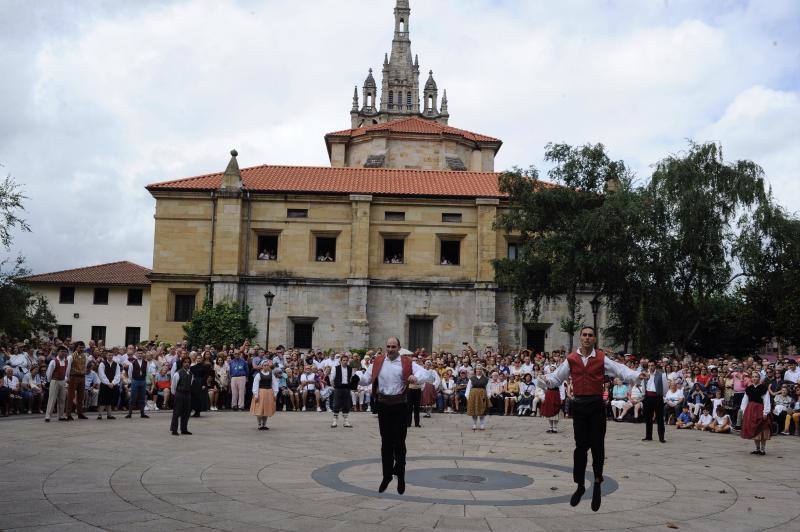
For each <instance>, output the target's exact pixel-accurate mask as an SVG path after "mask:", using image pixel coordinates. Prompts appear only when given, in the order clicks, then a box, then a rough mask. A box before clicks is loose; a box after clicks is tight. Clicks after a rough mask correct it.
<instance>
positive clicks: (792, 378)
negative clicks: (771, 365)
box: [783, 368, 800, 384]
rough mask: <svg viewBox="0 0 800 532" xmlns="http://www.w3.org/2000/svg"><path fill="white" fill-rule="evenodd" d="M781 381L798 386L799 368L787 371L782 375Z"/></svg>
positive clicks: (799, 380) (799, 378)
mask: <svg viewBox="0 0 800 532" xmlns="http://www.w3.org/2000/svg"><path fill="white" fill-rule="evenodd" d="M783 380H785V381H788V382H791V383H792V384H798V382H800V368H798V369H796V370H794V371H792V370H790V369H787V370H786V373H784V374H783Z"/></svg>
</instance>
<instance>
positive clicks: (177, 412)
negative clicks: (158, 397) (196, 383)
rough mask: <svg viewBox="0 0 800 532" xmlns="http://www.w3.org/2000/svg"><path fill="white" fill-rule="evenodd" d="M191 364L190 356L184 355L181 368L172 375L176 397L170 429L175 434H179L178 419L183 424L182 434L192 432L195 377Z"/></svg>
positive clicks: (172, 390) (172, 388) (171, 389)
mask: <svg viewBox="0 0 800 532" xmlns="http://www.w3.org/2000/svg"><path fill="white" fill-rule="evenodd" d="M189 364H190V362H189V357H184V358H183V360H182V361H181V368H180V369H179V370H178V371H176V372H175V373H173V375H172V381H171V385H170V392H171V393H172V395H173V397H174V404H173V407H172V422H171V424H170V431H171V432H172V435H173V436H177V435H178V421H180V425H181V434H186V435H190V434H191V432H189V415H190V414H191V413H192V380H193V379H194V377H193V376H192V373H191V372H190V371H189Z"/></svg>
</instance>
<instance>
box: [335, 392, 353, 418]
mask: <svg viewBox="0 0 800 532" xmlns="http://www.w3.org/2000/svg"><path fill="white" fill-rule="evenodd" d="M352 408H353V396H352V395H350V388H334V389H333V413H334V414H338V413H339V412H341V413H342V414H349V413H350V409H352Z"/></svg>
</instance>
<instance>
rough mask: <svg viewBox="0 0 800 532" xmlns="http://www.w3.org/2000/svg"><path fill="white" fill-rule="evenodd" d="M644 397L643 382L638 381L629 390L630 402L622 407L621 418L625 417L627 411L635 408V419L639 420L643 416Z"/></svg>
mask: <svg viewBox="0 0 800 532" xmlns="http://www.w3.org/2000/svg"><path fill="white" fill-rule="evenodd" d="M642 397H644V392H643V391H642V384H641V382H637V383H635V384H633V385H632V386H631V387H630V389H629V390H628V402H627V403H625V406H624V407H623V408H622V413H621V414H620V419H624V418H625V416H626V415H627V413H628V412H629V411H630V410H631V409H633V419H634V420H638V419H639V417H640V416H641V413H642V408H643V407H644V404H643V403H642Z"/></svg>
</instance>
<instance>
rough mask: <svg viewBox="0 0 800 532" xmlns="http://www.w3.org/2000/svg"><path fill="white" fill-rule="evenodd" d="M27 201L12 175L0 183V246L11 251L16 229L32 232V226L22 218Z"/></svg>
mask: <svg viewBox="0 0 800 532" xmlns="http://www.w3.org/2000/svg"><path fill="white" fill-rule="evenodd" d="M25 199H27V198H26V197H25V196H24V195H23V194H22V191H21V187H20V186H19V184H18V183H17V182H16V181H14V180H13V179H12V178H11V176H10V175H7V176H6V177H5V179H4V180H3V181H2V182H0V245H2V246H3V247H4V248H6V249H7V250H8V249H11V241H12V240H13V237H12V235H11V232H12V230H13V229H14V228H17V229H19V230H20V231H26V232H30V230H31V228H30V226H29V225H28V224H27V223H26V222H25V220H23V219H22V218H21V215H20V212H21V211H24V210H25V207H24V205H23V203H24V200H25Z"/></svg>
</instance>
